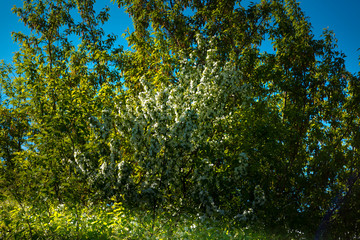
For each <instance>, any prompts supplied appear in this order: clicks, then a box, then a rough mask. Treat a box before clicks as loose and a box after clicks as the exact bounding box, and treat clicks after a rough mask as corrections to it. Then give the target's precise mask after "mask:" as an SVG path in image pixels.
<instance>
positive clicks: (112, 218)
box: [0, 201, 302, 240]
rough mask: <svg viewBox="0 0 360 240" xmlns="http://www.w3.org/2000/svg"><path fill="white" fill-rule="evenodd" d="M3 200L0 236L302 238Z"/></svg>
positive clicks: (112, 209) (99, 208)
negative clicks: (20, 204)
mask: <svg viewBox="0 0 360 240" xmlns="http://www.w3.org/2000/svg"><path fill="white" fill-rule="evenodd" d="M44 210H45V209H39V208H35V207H28V206H23V207H21V206H19V205H18V204H16V203H14V202H12V201H5V202H2V203H1V207H0V216H1V221H0V229H1V231H0V234H1V235H0V237H1V239H23V238H25V239H229V240H230V239H244V240H245V239H249V240H251V239H254V240H255V239H295V237H296V236H297V238H296V239H302V238H301V235H295V234H289V235H287V236H277V235H274V234H269V233H265V232H263V231H261V230H259V229H256V231H255V230H253V229H249V228H241V227H239V226H234V225H232V224H231V223H230V222H226V221H217V220H210V219H207V220H205V219H201V218H199V217H194V216H190V215H182V216H175V217H174V216H167V215H166V213H165V212H161V211H159V212H158V213H157V215H156V216H154V215H153V214H152V213H148V212H133V211H127V210H125V209H124V208H123V207H122V206H121V204H116V203H115V204H114V205H112V206H109V205H107V204H99V205H92V206H87V207H85V206H80V205H72V206H65V205H52V204H50V205H49V206H48V207H47V209H46V210H45V211H44Z"/></svg>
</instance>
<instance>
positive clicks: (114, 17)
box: [0, 0, 360, 73]
mask: <svg viewBox="0 0 360 240" xmlns="http://www.w3.org/2000/svg"><path fill="white" fill-rule="evenodd" d="M254 2H257V1H255V0H254ZM299 2H300V6H301V8H302V9H303V10H304V11H305V14H306V16H308V17H309V18H310V22H311V24H312V26H313V32H314V34H315V36H317V37H319V36H320V35H321V34H322V31H323V29H324V28H327V27H328V28H329V29H330V30H333V31H334V32H335V36H336V38H337V39H338V45H339V50H341V51H342V52H344V53H345V55H346V56H347V58H346V66H347V68H348V70H350V71H351V72H353V73H355V72H359V71H360V67H359V64H358V62H359V60H358V58H359V55H360V51H357V49H358V48H360V24H359V23H360V1H359V0H342V1H339V0H299ZM14 4H16V5H17V6H22V1H21V0H0V22H1V23H2V24H1V26H0V46H1V47H0V59H4V60H5V61H6V62H11V58H12V55H13V52H15V51H16V50H17V49H18V47H17V45H16V44H14V43H13V41H12V38H11V32H12V31H22V32H24V33H26V32H28V31H27V30H26V28H24V25H23V24H22V23H21V22H19V21H18V17H17V16H16V15H14V14H13V13H12V12H11V8H12V7H13V5H14ZM106 5H108V6H109V7H111V11H110V21H109V22H108V23H107V24H106V25H105V26H104V30H105V32H106V33H111V32H113V33H115V34H116V35H118V36H119V39H120V40H119V42H118V43H119V44H122V45H125V46H126V41H124V40H121V34H122V33H124V31H125V30H126V29H127V28H128V27H129V28H132V23H131V20H130V19H129V18H128V15H127V14H125V13H124V11H123V10H122V9H119V8H117V7H116V6H115V5H114V4H112V3H111V2H110V0H97V2H96V5H95V6H96V7H97V8H102V7H103V6H106Z"/></svg>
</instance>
